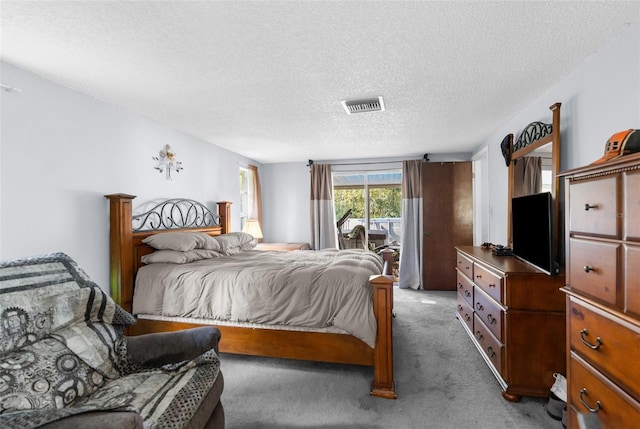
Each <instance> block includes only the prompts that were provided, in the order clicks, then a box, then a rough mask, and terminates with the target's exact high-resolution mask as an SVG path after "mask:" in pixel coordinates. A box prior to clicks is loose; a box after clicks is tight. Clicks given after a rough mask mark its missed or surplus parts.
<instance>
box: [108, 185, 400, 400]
mask: <svg viewBox="0 0 640 429" xmlns="http://www.w3.org/2000/svg"><path fill="white" fill-rule="evenodd" d="M106 197H107V198H108V199H109V207H110V209H109V212H110V235H109V239H110V273H111V279H110V281H111V284H110V289H111V295H112V297H113V298H114V300H115V301H116V302H117V303H118V304H120V305H121V306H122V307H123V308H124V309H125V310H127V311H129V312H133V309H134V295H136V290H135V288H136V277H137V276H138V272H139V271H140V270H141V269H142V267H143V266H145V264H143V262H142V259H143V258H146V259H148V258H149V257H150V255H151V254H152V253H153V252H154V251H156V250H157V249H155V248H154V247H151V246H150V245H149V244H147V243H149V242H153V240H154V239H155V238H158V237H157V236H158V235H159V234H162V233H165V232H166V231H167V229H170V230H171V231H173V232H175V231H180V232H191V233H203V234H206V235H207V236H210V237H213V238H215V239H217V240H218V241H219V240H221V239H222V238H225V237H228V236H229V235H230V234H228V233H229V232H230V220H231V217H230V211H231V203H230V202H226V201H222V202H218V203H217V206H218V214H217V215H216V214H213V213H212V212H210V211H209V210H208V208H207V207H206V206H205V205H203V204H201V203H198V202H195V201H192V200H166V201H162V202H157V203H154V204H152V205H151V208H150V209H149V210H147V211H145V212H144V213H142V214H140V215H136V216H134V215H133V200H134V198H135V196H133V195H128V194H110V195H106ZM152 236H156V237H152ZM291 253H305V254H308V255H309V257H310V255H311V254H312V253H314V254H315V253H321V252H316V251H299V252H291ZM248 254H253V255H252V256H251V257H252V258H253V257H257V256H256V255H261V256H263V257H267V256H268V255H269V254H276V258H280V259H282V258H288V257H289V256H288V255H287V256H286V257H285V255H283V254H282V252H264V251H249V252H247V255H248ZM278 254H279V255H278ZM247 257H248V256H247ZM225 258H226V256H225ZM383 259H384V266H383V268H382V269H381V270H380V273H377V274H375V275H371V276H370V277H369V279H368V284H369V285H370V288H371V290H370V291H369V293H370V294H372V301H371V300H369V301H368V302H369V303H371V302H372V309H369V310H372V314H373V316H374V318H375V321H374V333H373V337H372V339H370V341H366V340H364V339H363V338H362V335H355V334H351V333H349V332H347V331H345V330H343V329H338V328H335V327H329V328H312V327H298V326H293V327H292V326H288V325H279V326H276V325H271V324H269V325H261V324H260V323H238V322H222V321H220V320H216V319H209V320H207V319H206V318H202V317H198V318H195V319H194V318H189V317H171V316H165V315H157V314H156V315H154V314H137V315H136V316H137V319H138V321H137V323H136V325H134V326H132V327H130V332H129V335H139V334H145V333H151V332H166V331H176V330H182V329H188V328H192V327H195V326H202V325H215V326H217V327H218V328H219V329H220V331H221V332H222V339H221V341H220V351H221V352H225V353H235V354H244V355H254V356H266V357H275V358H286V359H299V360H309V361H317V362H330V363H341V364H354V365H365V366H371V367H373V382H372V384H371V390H370V394H371V395H373V396H377V397H381V398H387V399H395V398H396V387H395V381H394V378H393V338H392V319H393V314H392V312H393V278H392V277H391V276H390V275H389V274H383V273H390V271H389V270H390V269H391V266H392V264H393V258H392V252H388V253H384V254H383ZM220 261H222V259H218V261H217V263H220ZM285 263H286V262H285ZM250 264H251V263H250ZM253 264H254V265H256V263H255V262H253ZM305 264H306V262H305ZM230 265H231V264H230ZM148 266H149V265H148V264H147V265H146V267H148ZM380 266H382V264H381V265H380ZM146 267H145V270H148V268H146ZM142 272H144V270H142ZM140 276H141V277H142V274H141V275H140ZM152 277H153V276H152ZM245 286H246V285H245ZM138 296H142V295H141V293H140V291H138ZM368 305H371V304H368ZM136 306H138V305H137V304H136ZM138 307H139V306H138ZM143 310H147V309H144V308H143ZM367 342H369V344H370V345H368V344H367ZM371 345H373V347H371Z"/></svg>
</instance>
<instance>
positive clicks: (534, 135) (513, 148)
mask: <svg viewBox="0 0 640 429" xmlns="http://www.w3.org/2000/svg"><path fill="white" fill-rule="evenodd" d="M560 104H561V103H555V104H553V105H552V106H550V107H549V109H550V110H551V112H552V117H553V118H552V123H551V124H545V123H542V122H531V123H530V124H529V125H527V126H526V127H525V128H524V130H523V131H522V133H520V136H519V137H518V140H517V141H516V143H515V144H514V142H513V135H511V138H510V141H509V154H510V156H509V179H508V180H509V195H508V202H507V242H508V243H509V244H508V245H509V246H511V240H512V236H511V234H512V224H511V199H512V198H513V196H514V189H515V167H514V161H515V160H517V159H518V158H522V157H524V156H527V155H529V154H531V153H532V152H533V151H535V150H536V149H539V148H541V147H542V146H545V145H547V144H549V143H551V144H552V148H551V196H552V197H553V231H552V233H553V240H554V246H555V249H554V250H555V253H556V255H559V254H560V253H559V246H560V240H559V237H558V225H559V223H560V218H559V216H560V204H559V201H558V196H559V195H560V180H559V179H558V173H559V172H560Z"/></svg>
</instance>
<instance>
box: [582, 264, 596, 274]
mask: <svg viewBox="0 0 640 429" xmlns="http://www.w3.org/2000/svg"><path fill="white" fill-rule="evenodd" d="M595 270H596V269H595V268H593V267H590V266H589V265H585V266H584V272H585V273H588V272H591V271H595Z"/></svg>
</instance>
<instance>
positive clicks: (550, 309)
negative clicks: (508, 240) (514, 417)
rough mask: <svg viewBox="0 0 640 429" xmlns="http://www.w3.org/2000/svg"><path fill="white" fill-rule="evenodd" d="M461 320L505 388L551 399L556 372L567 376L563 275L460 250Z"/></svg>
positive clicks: (477, 250)
mask: <svg viewBox="0 0 640 429" xmlns="http://www.w3.org/2000/svg"><path fill="white" fill-rule="evenodd" d="M456 251H457V266H456V271H457V289H458V305H457V311H456V317H457V318H458V319H459V320H460V322H461V323H462V327H463V328H464V330H465V332H466V333H467V335H469V337H470V338H471V341H472V342H473V344H474V345H475V346H476V348H477V349H478V351H479V352H480V356H481V357H482V358H483V359H484V360H485V362H486V363H487V365H488V366H489V369H491V371H492V372H493V374H494V376H495V377H496V379H497V380H498V383H499V384H500V387H501V388H502V396H503V397H504V398H505V399H506V400H508V401H513V402H517V401H520V399H521V398H522V396H537V397H547V396H549V390H550V389H551V386H552V385H553V383H554V381H555V379H554V377H553V373H556V372H557V373H560V374H563V375H566V343H565V338H566V331H565V296H564V294H563V293H562V292H561V291H560V288H561V287H563V286H564V283H565V282H564V273H560V274H559V275H556V276H549V275H547V274H546V273H544V272H543V271H540V270H538V269H537V268H535V267H533V266H532V265H529V264H527V263H526V262H523V261H521V260H519V259H517V258H516V257H514V256H497V255H493V254H492V252H491V250H490V249H486V248H481V247H472V246H459V247H456Z"/></svg>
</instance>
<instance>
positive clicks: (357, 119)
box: [0, 0, 640, 163]
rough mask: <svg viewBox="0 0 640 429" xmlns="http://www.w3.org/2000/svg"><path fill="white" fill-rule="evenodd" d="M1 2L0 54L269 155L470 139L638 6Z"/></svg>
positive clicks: (638, 13)
mask: <svg viewBox="0 0 640 429" xmlns="http://www.w3.org/2000/svg"><path fill="white" fill-rule="evenodd" d="M0 8H1V9H0V14H1V16H2V22H1V24H2V33H1V35H2V44H1V48H2V49H1V52H0V55H1V57H0V58H1V59H2V60H3V61H5V62H7V63H10V64H13V65H16V66H18V67H21V68H24V69H27V70H30V71H33V72H35V73H36V74H38V75H41V76H43V77H45V78H47V79H49V80H52V81H54V82H57V83H60V84H62V85H65V86H68V87H70V88H73V89H76V90H78V91H80V92H83V93H86V94H89V95H91V96H93V97H95V98H97V99H100V100H104V101H106V102H108V103H111V104H113V105H116V106H119V107H121V108H123V109H125V110H128V111H131V112H135V113H138V114H141V115H144V116H146V117H148V118H151V119H153V120H155V121H157V122H159V123H162V124H165V125H167V126H170V127H173V128H176V129H179V130H182V131H185V132H187V133H190V134H192V135H194V136H197V137H199V138H201V139H203V140H205V141H208V142H211V143H213V144H216V145H219V146H222V147H225V148H228V149H230V150H232V151H234V152H237V153H240V154H242V155H244V156H247V157H249V158H252V159H254V160H256V161H259V162H263V163H272V162H292V161H303V160H304V161H306V160H307V159H315V160H332V159H354V158H380V157H408V156H419V155H421V154H423V153H450V152H470V151H472V150H473V149H475V148H476V147H477V146H478V144H479V143H482V142H483V140H484V139H486V138H487V137H488V136H490V135H491V134H492V133H493V132H495V131H496V130H497V129H498V128H499V127H500V126H501V125H503V124H504V123H505V122H507V121H508V120H509V119H510V118H511V117H512V116H513V115H514V114H515V113H516V112H518V111H520V110H522V109H523V108H525V107H526V106H528V105H529V104H530V103H531V102H533V101H534V100H535V99H536V98H538V97H539V96H541V95H542V94H543V93H544V92H545V91H546V90H547V89H549V88H550V87H551V86H552V85H553V84H555V83H556V82H558V81H560V80H561V79H562V78H563V77H565V76H566V75H568V74H569V73H570V72H571V71H572V70H574V69H575V68H576V67H578V66H579V65H580V64H581V63H583V62H584V61H585V60H586V59H587V58H588V57H589V56H590V55H592V54H594V53H595V52H597V51H598V50H599V49H601V48H602V47H603V46H604V45H606V44H607V43H608V42H609V41H611V39H612V38H614V37H615V36H616V35H617V34H618V33H620V32H621V31H623V30H624V29H625V28H626V27H627V26H628V25H629V24H630V23H632V22H635V21H637V20H638V19H640V2H637V1H633V2H619V1H615V2H612V1H580V2H578V1H569V2H565V1H554V2H539V1H525V2H516V1H507V2H500V1H471V2H466V1H465V2H462V1H428V2H421V1H412V2H409V1H388V2H385V1H375V2H362V1H349V2H334V1H331V2H330V1H302V0H301V1H288V2H287V1H260V2H248V1H145V2H142V1H125V2H120V1H68V2H62V1H32V2H27V1H5V0H3V1H2V2H1V3H0ZM2 83H5V84H8V85H11V82H2ZM379 95H382V96H383V97H384V102H385V107H386V110H385V111H384V112H377V113H359V114H353V115H347V114H346V113H345V111H344V109H343V108H342V106H341V104H340V101H341V100H344V99H360V98H366V97H372V96H379ZM557 101H562V100H557ZM516 131H517V130H516Z"/></svg>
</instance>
